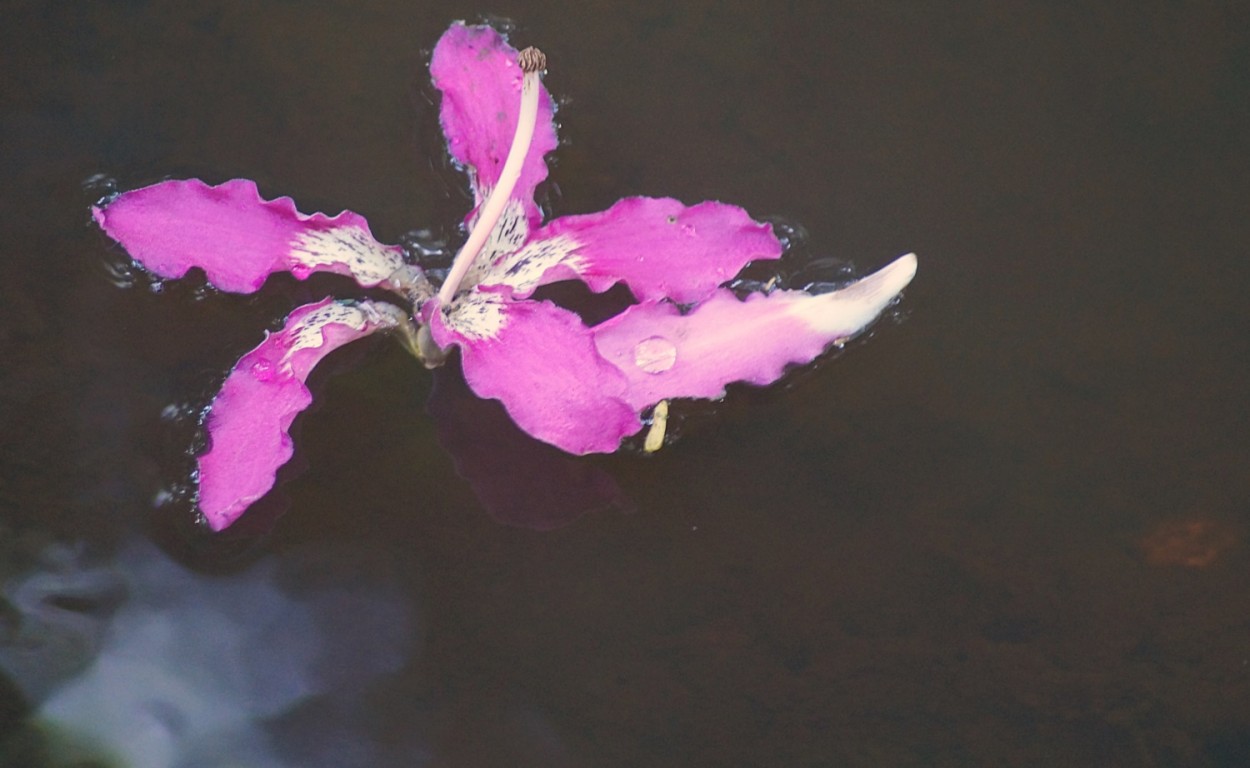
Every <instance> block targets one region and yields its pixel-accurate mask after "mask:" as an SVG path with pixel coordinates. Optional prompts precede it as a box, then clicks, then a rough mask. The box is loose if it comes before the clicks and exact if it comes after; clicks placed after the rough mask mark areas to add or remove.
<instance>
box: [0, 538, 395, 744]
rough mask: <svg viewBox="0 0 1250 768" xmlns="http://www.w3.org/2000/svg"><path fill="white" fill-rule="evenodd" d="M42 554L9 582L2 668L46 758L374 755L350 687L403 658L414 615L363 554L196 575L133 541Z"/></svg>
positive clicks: (290, 556) (362, 687)
mask: <svg viewBox="0 0 1250 768" xmlns="http://www.w3.org/2000/svg"><path fill="white" fill-rule="evenodd" d="M44 561H45V562H44V563H43V567H42V569H41V570H39V571H37V572H34V573H31V574H28V575H27V576H25V577H23V578H21V579H19V580H17V581H16V582H14V583H12V584H11V585H9V586H8V588H7V589H6V597H7V599H8V600H9V602H10V603H11V605H13V606H14V607H15V608H16V610H17V611H18V612H19V613H20V617H21V620H20V627H19V629H18V631H17V633H16V634H15V635H14V636H13V637H11V638H10V639H9V640H8V642H6V643H5V644H4V645H3V646H0V668H3V670H4V671H5V672H6V673H7V674H8V676H9V677H10V678H11V679H12V680H13V681H14V682H15V683H16V684H17V685H18V687H19V688H20V689H21V690H22V692H23V693H24V694H25V695H26V696H27V697H28V699H30V700H31V702H32V703H33V704H34V705H35V707H36V712H35V716H36V718H37V720H38V723H39V724H40V726H41V727H42V728H43V729H45V730H46V732H48V733H49V734H50V736H49V740H50V742H51V744H52V747H53V749H52V752H53V754H54V755H56V757H57V758H58V760H65V761H74V760H80V759H87V758H95V759H99V758H106V759H114V760H118V761H119V762H120V763H121V764H124V765H127V766H135V767H136V768H144V767H145V766H152V767H153V768H157V767H158V766H159V767H160V768H168V767H169V766H200V765H220V764H238V765H247V766H288V765H292V766H294V765H298V766H310V765H311V766H317V765H325V766H331V765H333V766H374V765H382V764H385V763H384V762H383V760H382V759H381V756H379V755H376V754H373V753H372V751H373V749H374V748H373V747H372V746H370V745H371V744H373V743H375V742H376V739H372V738H369V737H368V736H367V735H366V732H365V731H366V729H367V728H368V725H369V724H368V723H367V722H366V720H365V718H364V716H363V714H362V711H363V706H362V704H361V701H362V699H363V696H364V695H365V694H366V693H367V692H368V690H369V687H370V685H372V684H376V683H377V682H378V681H379V678H380V677H381V676H384V675H386V674H387V673H390V672H393V671H395V670H397V669H399V668H400V667H401V666H402V665H403V664H404V663H405V661H406V654H407V650H408V647H409V645H410V638H411V635H412V632H413V621H412V616H411V614H410V610H409V608H408V606H407V604H406V602H405V600H404V599H403V596H402V595H401V594H400V593H399V592H398V590H397V589H395V588H394V587H393V586H392V585H390V584H388V583H387V582H386V581H385V580H380V579H379V578H377V577H372V576H364V575H362V574H365V573H369V572H373V573H377V570H376V568H377V563H376V561H371V564H370V566H369V567H368V568H365V567H362V562H363V561H364V557H363V555H362V553H355V554H350V553H349V548H344V547H338V548H336V549H334V550H333V551H327V552H317V553H315V554H314V553H311V552H305V553H303V554H301V553H299V552H288V553H284V554H283V555H281V556H270V557H267V558H265V559H263V560H261V561H259V562H257V563H255V564H253V565H252V566H250V567H249V568H247V569H246V570H244V571H241V572H239V573H236V574H233V575H228V576H205V575H200V574H196V573H194V572H191V571H188V570H186V569H184V568H183V567H181V566H180V565H178V564H177V563H175V562H174V561H172V560H171V559H169V558H168V557H166V556H165V555H164V554H163V553H162V552H160V551H159V550H157V549H156V548H155V547H153V546H151V545H150V544H148V543H146V542H137V543H134V544H132V545H130V546H129V547H128V548H127V549H125V550H124V551H123V552H122V553H121V554H120V555H119V556H118V557H117V559H116V561H115V562H114V563H113V564H112V565H111V566H107V567H104V566H101V567H87V566H84V565H82V563H81V562H80V561H81V558H79V557H77V556H75V554H74V553H73V552H72V551H70V550H66V549H61V548H54V549H53V550H51V551H49V552H48V553H47V557H45V558H44ZM327 709H329V710H330V711H332V712H333V717H326V711H327ZM278 722H280V723H281V732H280V733H279V731H278V730H276V729H275V728H274V727H271V726H272V725H273V724H275V723H278ZM415 730H416V726H415V725H414V731H415ZM344 744H350V745H353V746H352V748H351V750H350V752H351V754H352V755H353V756H351V757H350V758H349V757H347V756H345V755H344V752H343V748H342V745H344ZM418 750H419V748H418ZM318 755H320V757H318ZM418 758H419V755H418V754H416V753H410V754H408V755H407V757H406V758H404V759H403V760H401V761H398V762H396V763H394V764H396V765H409V764H412V763H413V762H416V761H418Z"/></svg>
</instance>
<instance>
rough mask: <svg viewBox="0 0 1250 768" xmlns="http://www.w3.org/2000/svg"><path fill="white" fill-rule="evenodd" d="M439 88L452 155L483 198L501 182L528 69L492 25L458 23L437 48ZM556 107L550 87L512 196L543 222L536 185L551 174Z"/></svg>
mask: <svg viewBox="0 0 1250 768" xmlns="http://www.w3.org/2000/svg"><path fill="white" fill-rule="evenodd" d="M430 77H431V79H432V80H433V81H434V87H436V88H438V89H439V90H440V91H442V93H443V103H442V107H441V110H440V117H441V121H442V125H443V134H444V135H445V136H446V137H447V148H448V151H450V152H451V156H452V157H453V158H455V159H456V161H457V162H458V163H460V164H462V165H465V166H468V167H469V169H470V170H471V171H472V173H473V183H474V187H475V190H476V192H477V195H478V199H479V201H480V200H481V199H482V197H483V196H484V192H485V191H487V190H489V189H491V188H493V187H494V186H495V184H496V182H498V181H499V172H500V171H501V170H503V165H504V161H505V160H507V158H508V149H509V148H510V147H511V146H512V135H513V134H514V133H516V124H517V116H518V115H519V114H520V108H521V80H522V79H523V73H522V72H521V67H520V65H518V64H517V51H516V49H515V48H513V47H512V46H510V45H508V42H507V41H506V40H504V38H503V36H502V35H500V34H499V33H498V32H496V31H495V30H493V29H491V28H490V27H467V26H465V25H464V24H453V25H452V26H451V28H449V29H448V30H447V31H446V32H444V33H443V36H442V38H440V39H439V41H438V45H436V46H435V47H434V55H433V58H432V59H431V61H430ZM553 115H554V106H553V104H552V101H551V94H550V93H548V92H547V88H546V86H543V87H542V91H541V92H540V93H539V98H538V121H537V124H536V125H535V127H534V138H533V140H532V141H531V143H530V149H529V153H528V154H527V155H526V156H525V163H524V165H523V166H522V167H521V177H520V179H519V180H518V181H517V185H516V189H515V190H514V191H513V193H512V199H514V200H517V201H519V202H520V203H521V204H522V206H523V207H524V208H525V212H526V217H527V218H528V219H529V222H530V223H531V224H532V225H534V226H537V225H538V222H539V221H541V218H542V217H541V214H540V212H539V210H538V207H537V206H536V205H534V188H535V187H537V186H538V184H539V182H541V181H542V180H543V179H545V178H547V164H546V163H545V162H544V161H543V156H544V155H546V154H547V153H548V152H550V151H552V150H553V149H555V148H556V127H555V121H554V118H553Z"/></svg>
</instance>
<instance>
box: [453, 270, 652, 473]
mask: <svg viewBox="0 0 1250 768" xmlns="http://www.w3.org/2000/svg"><path fill="white" fill-rule="evenodd" d="M429 323H430V330H431V332H432V334H433V337H434V340H435V341H436V342H437V343H438V344H439V345H440V346H442V347H447V346H450V345H456V346H458V347H460V358H461V366H462V368H463V369H464V377H465V380H466V381H467V382H468V384H469V387H470V388H472V389H473V391H474V392H476V393H477V395H478V396H479V397H485V398H494V399H497V400H499V401H501V402H502V403H503V405H504V408H506V409H507V411H508V414H509V415H510V416H511V417H512V419H513V421H515V422H516V424H517V426H519V427H520V428H521V429H522V430H524V431H525V432H527V433H529V434H530V435H532V436H533V437H536V438H538V439H539V440H542V441H544V442H546V443H550V444H551V445H554V446H556V447H557V448H560V449H562V450H565V451H567V452H569V453H573V454H579V455H580V454H586V453H610V452H612V451H615V450H616V449H617V447H619V445H620V442H621V440H622V439H623V438H624V437H626V436H628V435H632V434H634V433H636V432H638V431H639V430H640V429H642V423H641V422H640V421H639V419H638V414H637V412H636V411H635V409H633V408H631V407H630V406H629V405H627V404H626V403H625V401H624V398H625V395H626V389H627V382H626V379H625V377H624V376H623V375H622V374H621V372H620V371H618V370H617V369H616V368H615V367H613V366H611V365H609V364H608V363H607V362H605V361H604V360H603V359H602V358H601V357H600V356H599V353H598V351H597V350H596V348H595V344H594V341H593V340H592V338H591V333H590V329H589V328H587V327H586V326H585V325H583V324H582V321H581V318H579V317H578V316H577V315H576V314H574V313H572V312H569V311H568V310H566V309H561V308H560V307H557V306H556V305H554V304H552V303H551V302H547V301H543V302H537V301H521V302H513V301H510V300H508V297H507V295H506V294H505V293H496V292H491V291H471V292H470V293H468V294H466V295H463V296H461V297H460V298H458V299H457V300H456V302H455V303H454V304H453V305H452V306H451V307H450V308H449V311H447V312H443V311H442V309H441V308H439V309H436V310H435V311H434V312H433V313H432V314H430V316H429Z"/></svg>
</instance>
